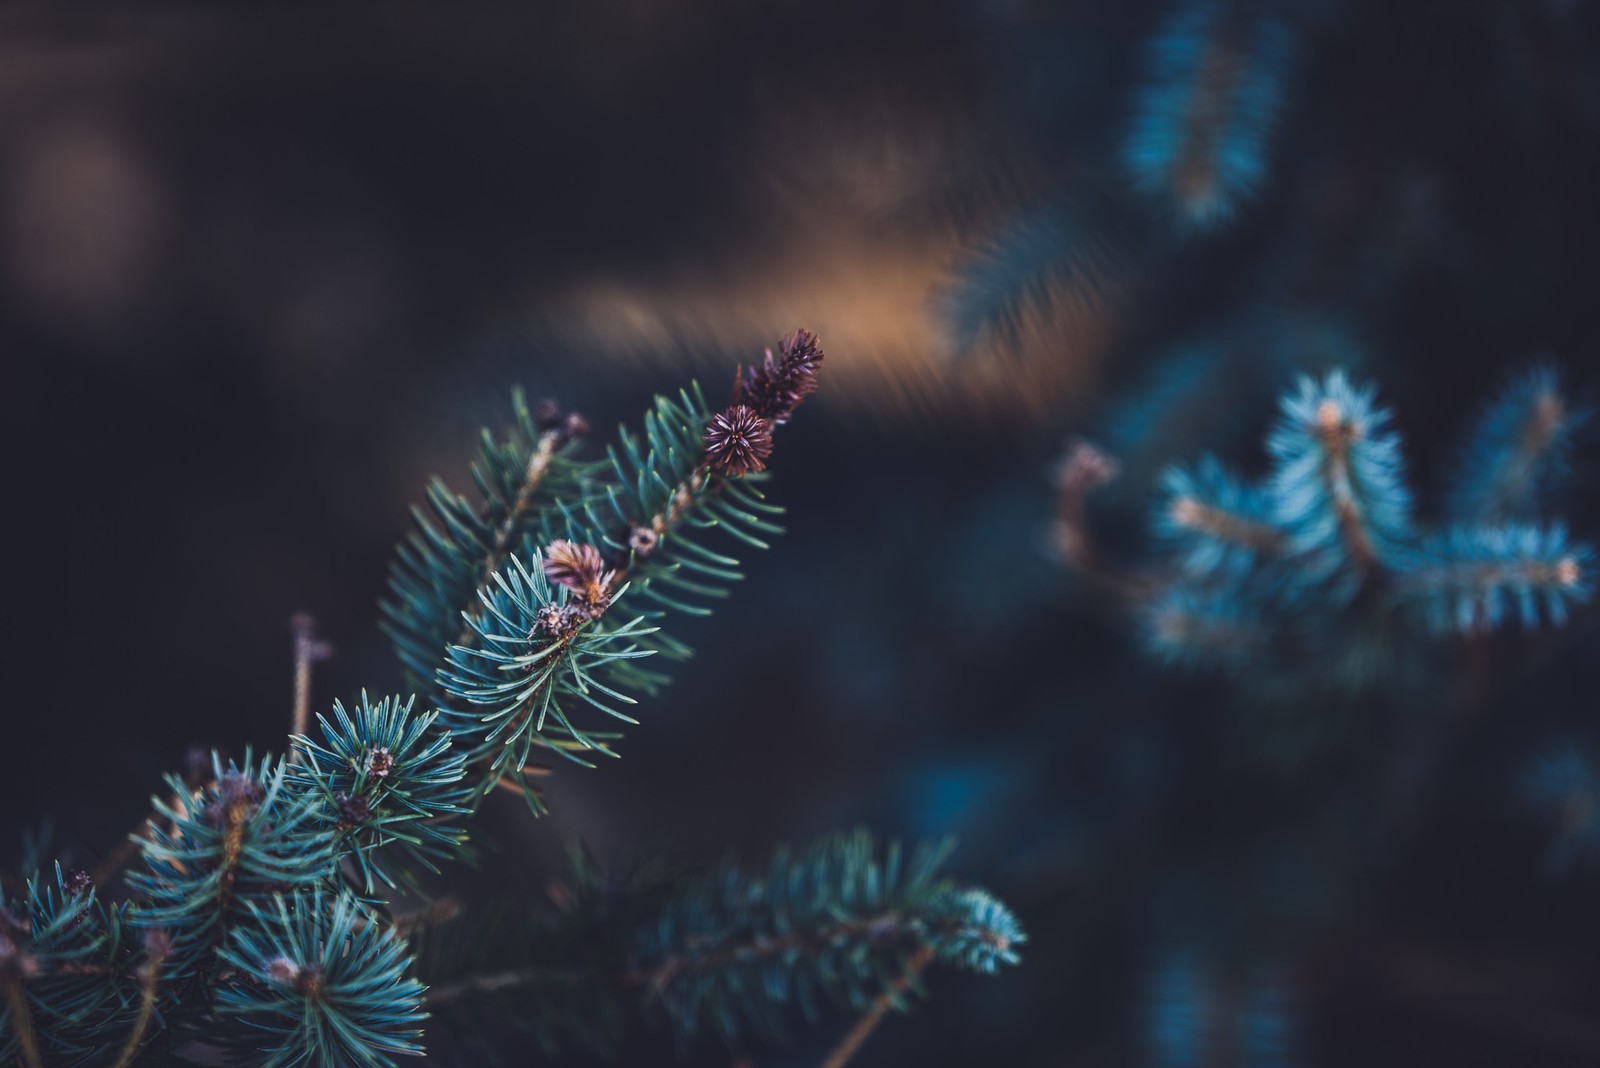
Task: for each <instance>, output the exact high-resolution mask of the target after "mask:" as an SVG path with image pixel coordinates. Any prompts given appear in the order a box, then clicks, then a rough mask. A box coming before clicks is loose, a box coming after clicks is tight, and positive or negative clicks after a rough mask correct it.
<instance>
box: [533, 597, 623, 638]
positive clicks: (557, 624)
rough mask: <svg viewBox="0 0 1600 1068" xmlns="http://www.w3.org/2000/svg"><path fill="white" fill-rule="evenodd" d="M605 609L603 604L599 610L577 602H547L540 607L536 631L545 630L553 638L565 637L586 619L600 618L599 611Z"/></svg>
mask: <svg viewBox="0 0 1600 1068" xmlns="http://www.w3.org/2000/svg"><path fill="white" fill-rule="evenodd" d="M604 611H605V607H604V606H603V605H602V606H600V607H599V611H598V612H597V611H596V610H595V609H593V608H582V607H579V606H578V605H575V604H547V605H545V606H544V607H543V608H541V609H539V615H538V623H537V624H536V626H535V633H538V632H539V631H543V632H544V633H546V634H548V635H550V637H552V638H565V637H566V636H567V635H569V634H571V633H573V632H574V631H576V630H577V629H578V627H579V626H581V625H582V624H583V621H584V620H586V619H598V618H600V616H599V613H600V612H604ZM530 637H532V635H530Z"/></svg>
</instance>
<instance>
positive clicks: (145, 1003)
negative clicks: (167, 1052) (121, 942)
mask: <svg viewBox="0 0 1600 1068" xmlns="http://www.w3.org/2000/svg"><path fill="white" fill-rule="evenodd" d="M170 949H171V943H170V942H169V941H168V940H167V935H166V932H165V931H159V930H155V931H151V932H150V934H149V935H148V936H146V938H145V954H146V956H145V962H144V967H143V968H142V969H141V979H142V980H143V982H142V984H141V987H140V992H139V1015H138V1016H137V1017H135V1018H134V1021H133V1029H132V1030H131V1031H129V1032H128V1040H127V1041H126V1042H124V1043H123V1045H122V1053H121V1054H120V1055H119V1056H118V1057H117V1062H116V1064H115V1066H114V1068H128V1065H130V1064H132V1063H133V1059H134V1058H135V1057H137V1056H138V1055H139V1047H140V1046H142V1045H144V1037H145V1033H146V1032H148V1031H149V1030H150V1018H151V1017H152V1016H153V1015H154V1014H155V1007H156V993H157V992H158V991H159V990H160V988H161V962H162V961H164V960H166V958H167V952H168V950H170Z"/></svg>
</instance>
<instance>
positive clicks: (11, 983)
mask: <svg viewBox="0 0 1600 1068" xmlns="http://www.w3.org/2000/svg"><path fill="white" fill-rule="evenodd" d="M0 988H3V989H4V991H5V996H6V1005H7V1006H9V1007H10V1009H11V1024H12V1026H13V1027H14V1028H16V1031H17V1044H18V1045H19V1046H20V1047H21V1049H22V1060H23V1063H24V1064H26V1065H27V1068H44V1058H43V1057H42V1056H41V1055H40V1053H39V1039H38V1036H37V1035H35V1034H34V1031H33V1015H32V1013H30V1012H29V1010H28V995H27V994H26V993H24V992H23V989H22V982H21V980H19V979H18V978H17V977H16V976H14V975H8V976H6V978H5V979H4V981H3V982H0Z"/></svg>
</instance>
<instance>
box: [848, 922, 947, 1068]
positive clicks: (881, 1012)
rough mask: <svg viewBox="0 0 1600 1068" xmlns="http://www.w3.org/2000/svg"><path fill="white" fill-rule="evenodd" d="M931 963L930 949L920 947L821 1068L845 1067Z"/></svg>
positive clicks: (929, 947) (930, 947) (931, 950)
mask: <svg viewBox="0 0 1600 1068" xmlns="http://www.w3.org/2000/svg"><path fill="white" fill-rule="evenodd" d="M932 961H933V947H932V946H923V947H921V948H920V949H918V950H917V951H916V952H915V953H913V954H912V955H911V957H910V959H908V960H907V961H906V967H905V971H903V972H901V973H900V975H899V976H898V977H897V978H896V979H895V981H894V982H892V983H890V984H889V989H887V990H885V991H884V992H883V993H881V994H879V995H878V996H877V997H876V998H875V999H874V1000H873V1002H872V1004H871V1006H869V1007H868V1009H867V1011H866V1012H864V1013H862V1014H861V1018H860V1019H859V1020H857V1021H856V1022H855V1026H854V1027H852V1028H850V1030H849V1031H846V1032H845V1036H844V1037H843V1038H842V1039H840V1040H839V1044H838V1045H837V1046H835V1047H833V1052H831V1053H829V1054H828V1059H827V1060H825V1061H823V1062H822V1065H821V1068H844V1066H845V1065H846V1064H848V1063H849V1062H850V1058H852V1057H854V1056H855V1055H856V1054H857V1053H858V1052H860V1050H861V1047H862V1046H863V1045H864V1044H865V1043H866V1041H867V1039H869V1038H871V1037H872V1032H874V1031H876V1030H877V1029H878V1025H879V1024H881V1023H882V1022H883V1018H884V1017H885V1016H887V1015H888V1014H889V1010H890V1009H892V1008H894V1007H895V1006H896V1005H898V1004H899V1003H900V999H901V998H902V997H904V996H905V992H906V991H907V990H909V989H911V985H912V984H913V983H915V982H916V981H917V977H918V976H920V975H921V974H922V972H923V970H924V969H925V968H927V967H928V965H929V964H930V963H932Z"/></svg>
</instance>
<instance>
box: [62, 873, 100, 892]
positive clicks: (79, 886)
mask: <svg viewBox="0 0 1600 1068" xmlns="http://www.w3.org/2000/svg"><path fill="white" fill-rule="evenodd" d="M61 888H62V889H63V890H64V891H66V892H67V894H69V895H71V896H74V897H75V896H77V895H78V894H86V893H88V892H89V891H90V890H93V889H94V878H93V877H92V876H91V875H90V874H89V873H88V872H86V871H74V872H72V873H71V874H69V875H68V876H67V877H66V879H65V880H63V882H62V885H61Z"/></svg>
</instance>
